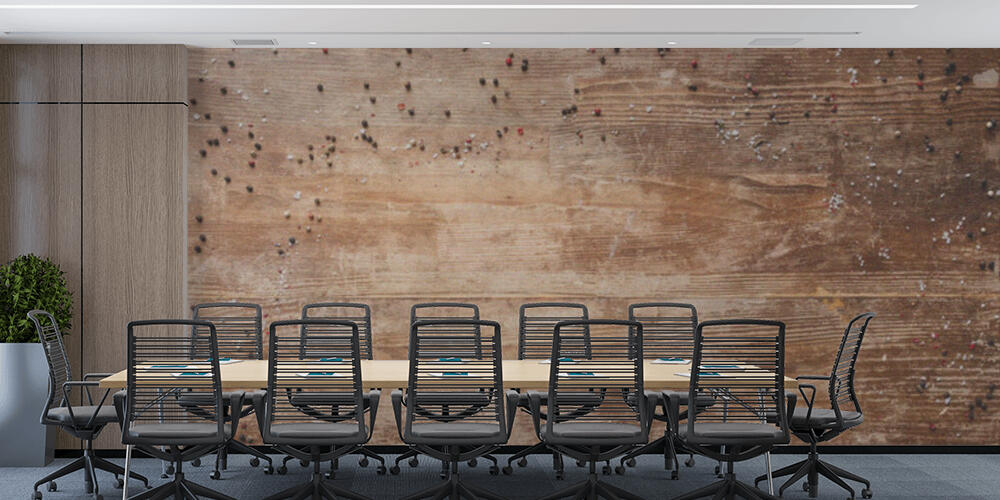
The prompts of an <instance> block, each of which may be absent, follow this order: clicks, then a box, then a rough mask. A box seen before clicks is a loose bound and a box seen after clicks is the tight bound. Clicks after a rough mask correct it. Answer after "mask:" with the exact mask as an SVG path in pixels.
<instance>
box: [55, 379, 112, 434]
mask: <svg viewBox="0 0 1000 500" xmlns="http://www.w3.org/2000/svg"><path fill="white" fill-rule="evenodd" d="M99 384H100V382H98V381H96V380H95V381H87V380H68V381H66V382H63V385H62V390H63V401H65V402H66V409H67V411H69V418H70V421H71V422H73V428H74V429H76V428H77V426H76V416H75V415H73V403H71V401H72V399H70V389H71V388H73V387H86V388H87V390H86V391H84V392H85V393H86V394H87V404H89V405H91V406H93V405H94V400H93V398H92V397H91V395H90V389H89V388H90V387H97V386H98V385H99ZM110 393H111V389H105V390H104V395H103V396H102V397H101V400H100V401H99V402H98V403H97V410H95V411H94V413H93V414H92V415H91V416H90V419H89V420H87V427H88V428H90V427H93V426H94V420H95V419H96V418H97V414H98V412H100V410H101V407H102V406H104V401H105V400H107V399H108V394H110Z"/></svg>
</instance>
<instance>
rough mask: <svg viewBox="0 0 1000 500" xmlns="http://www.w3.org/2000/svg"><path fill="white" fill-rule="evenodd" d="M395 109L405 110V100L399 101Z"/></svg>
mask: <svg viewBox="0 0 1000 500" xmlns="http://www.w3.org/2000/svg"><path fill="white" fill-rule="evenodd" d="M396 109H398V110H400V111H403V110H405V109H406V103H405V102H401V103H399V104H397V105H396Z"/></svg>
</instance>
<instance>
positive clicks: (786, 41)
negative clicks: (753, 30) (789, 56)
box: [750, 38, 802, 47]
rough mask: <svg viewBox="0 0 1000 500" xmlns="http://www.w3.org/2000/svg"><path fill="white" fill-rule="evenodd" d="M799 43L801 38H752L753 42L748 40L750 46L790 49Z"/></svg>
mask: <svg viewBox="0 0 1000 500" xmlns="http://www.w3.org/2000/svg"><path fill="white" fill-rule="evenodd" d="M801 41H802V39H801V38H754V39H753V40H750V45H754V46H763V47H791V46H792V45H795V44H797V43H799V42H801Z"/></svg>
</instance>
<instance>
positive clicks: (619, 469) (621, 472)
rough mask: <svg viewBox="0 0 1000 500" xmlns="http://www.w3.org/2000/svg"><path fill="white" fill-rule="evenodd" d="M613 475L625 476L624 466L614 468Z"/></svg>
mask: <svg viewBox="0 0 1000 500" xmlns="http://www.w3.org/2000/svg"><path fill="white" fill-rule="evenodd" d="M615 474H618V475H619V476H624V475H625V466H623V465H619V466H617V467H615Z"/></svg>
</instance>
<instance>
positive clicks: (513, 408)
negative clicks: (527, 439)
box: [504, 389, 521, 439]
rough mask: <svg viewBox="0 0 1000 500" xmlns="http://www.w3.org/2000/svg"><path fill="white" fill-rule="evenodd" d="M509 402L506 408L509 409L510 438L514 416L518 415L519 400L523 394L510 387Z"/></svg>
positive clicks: (508, 435) (508, 428)
mask: <svg viewBox="0 0 1000 500" xmlns="http://www.w3.org/2000/svg"><path fill="white" fill-rule="evenodd" d="M506 396H507V404H506V405H505V406H504V409H505V410H506V411H507V415H506V417H507V439H510V433H511V430H512V428H513V427H514V416H515V415H517V405H518V401H520V400H521V394H520V393H519V392H517V391H515V390H513V389H508V390H507V392H506Z"/></svg>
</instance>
